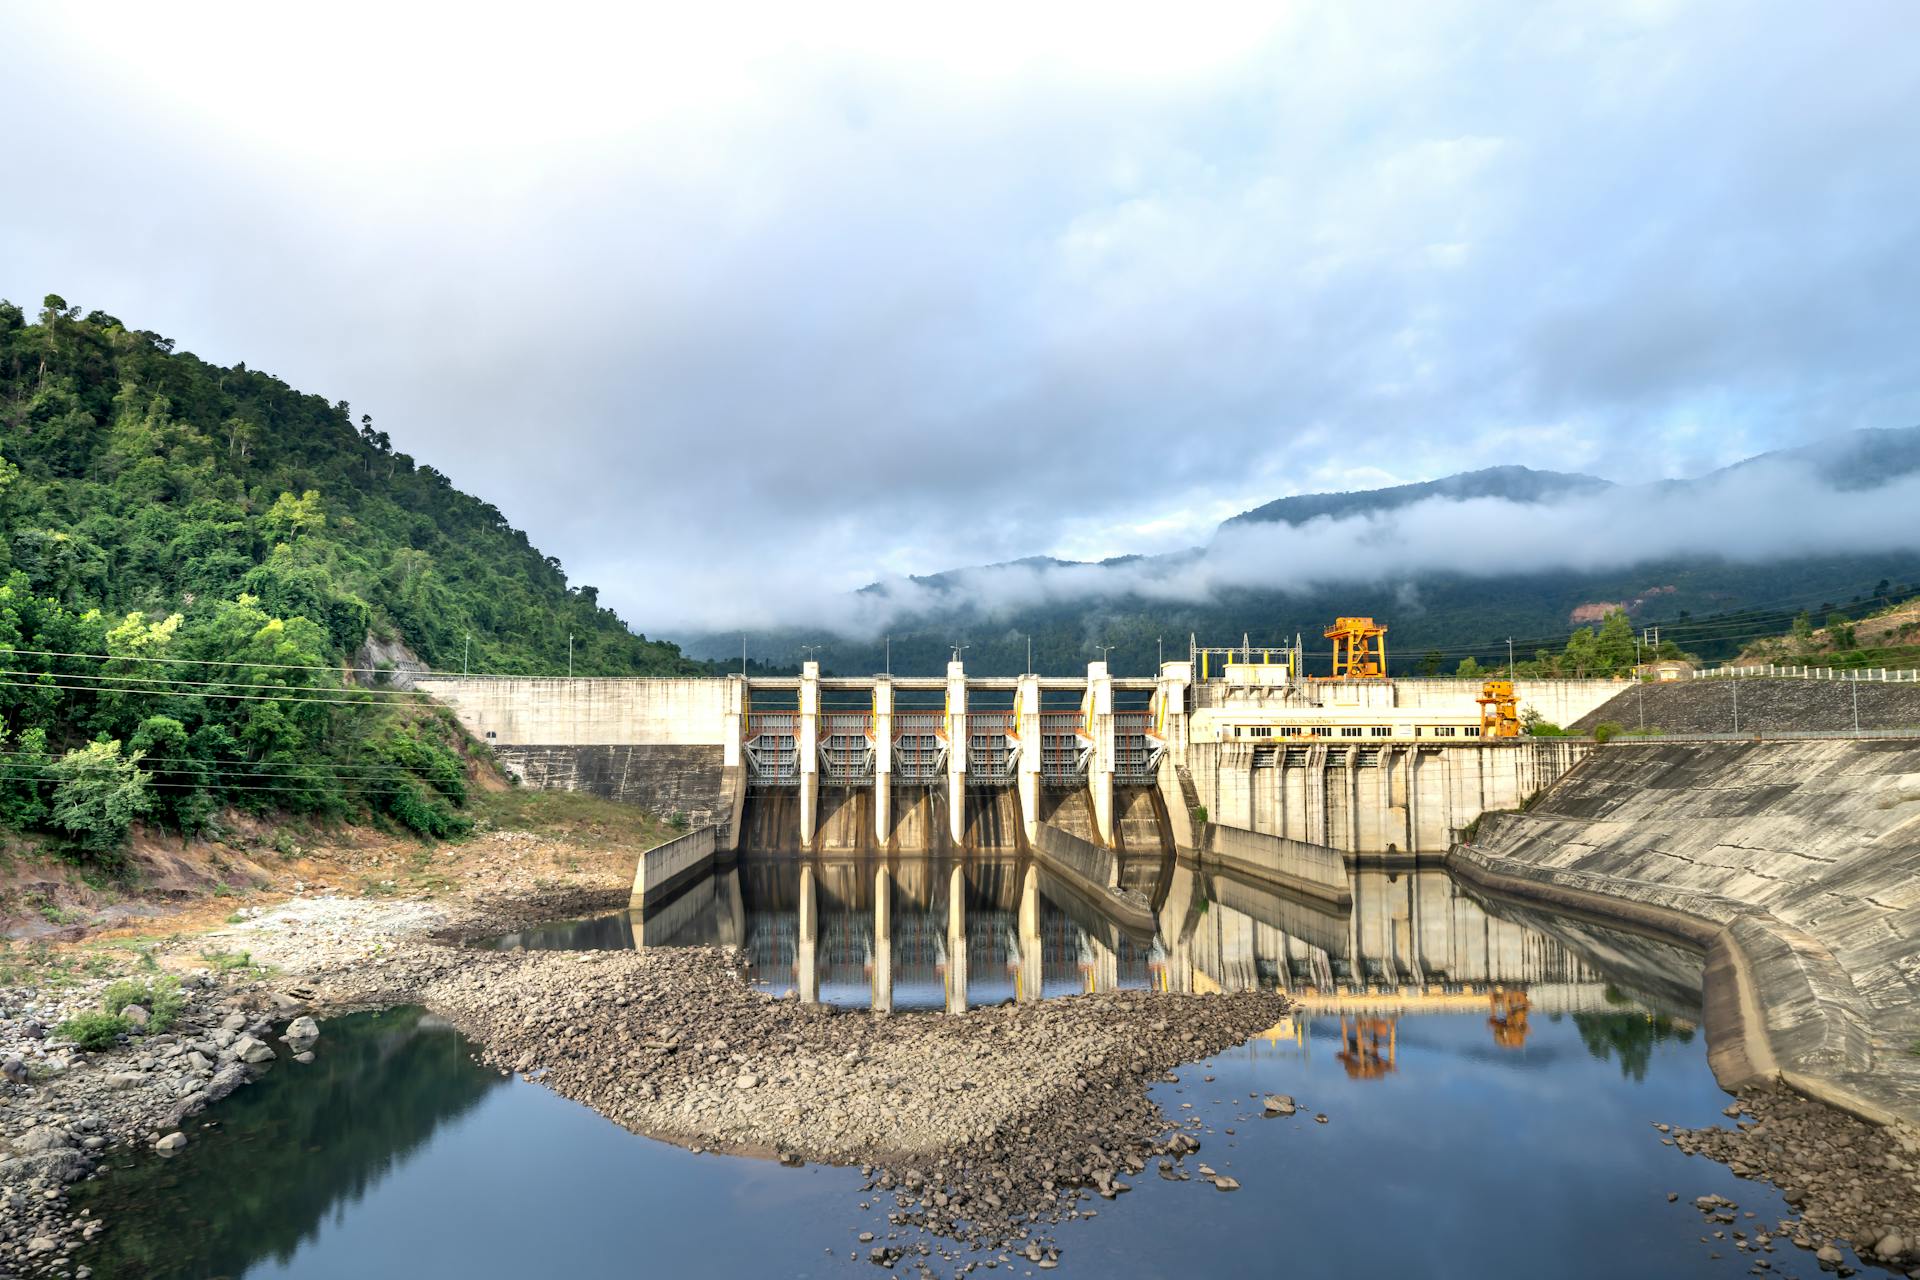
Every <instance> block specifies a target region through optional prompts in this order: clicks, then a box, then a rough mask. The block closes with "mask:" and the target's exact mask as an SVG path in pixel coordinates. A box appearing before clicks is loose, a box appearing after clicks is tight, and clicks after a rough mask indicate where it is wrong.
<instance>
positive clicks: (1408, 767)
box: [416, 661, 1624, 853]
mask: <svg viewBox="0 0 1920 1280" xmlns="http://www.w3.org/2000/svg"><path fill="white" fill-rule="evenodd" d="M416 687H417V688H419V689H420V690H422V691H423V692H425V693H428V694H429V695H431V696H433V697H434V698H436V699H438V700H439V701H441V702H442V703H444V704H446V705H447V706H448V707H449V708H451V709H452V710H453V712H454V713H455V714H456V715H457V716H458V717H459V719H460V721H461V723H462V724H463V725H465V726H466V728H467V729H468V730H469V731H470V732H471V733H473V734H474V736H475V737H477V738H479V739H480V740H482V741H483V742H485V743H486V744H487V745H488V746H490V747H491V748H493V750H494V751H495V752H496V753H497V755H498V756H499V758H500V760H501V761H502V763H503V764H504V765H505V766H506V767H507V768H508V769H510V770H512V771H513V772H514V773H515V774H516V775H517V776H518V777H519V778H520V779H521V780H522V782H523V783H525V784H526V785H529V786H534V787H541V788H549V789H560V790H580V791H591V792H595V793H597V794H600V795H604V796H608V797H611V798H614V799H619V800H626V801H631V802H635V803H641V804H645V805H647V806H648V807H650V808H653V809H656V810H659V811H661V812H663V813H677V814H679V815H681V816H683V817H684V818H685V819H687V820H688V821H689V822H691V823H693V824H695V825H705V824H712V825H715V826H717V827H719V828H720V829H721V830H720V831H719V832H718V833H717V834H718V841H719V846H720V848H722V849H732V848H737V847H739V845H740V843H741V838H742V834H743V828H744V824H743V821H742V818H743V812H744V811H745V809H746V806H747V803H748V797H749V795H753V796H756V797H759V799H758V801H757V802H756V806H757V807H759V808H760V809H762V815H761V820H762V822H764V819H765V818H766V817H768V816H771V815H776V814H777V815H778V820H779V821H780V823H781V824H782V825H783V826H784V825H787V824H790V825H791V826H792V828H793V830H792V839H793V840H794V841H795V842H796V843H797V847H799V848H800V849H803V850H812V849H814V848H815V847H816V840H817V839H818V838H819V837H820V835H821V831H822V824H823V811H824V812H825V814H827V815H828V816H830V817H832V818H833V820H834V822H835V823H836V824H837V825H836V836H835V843H836V844H837V845H839V846H840V847H845V843H846V839H845V838H846V836H847V835H849V834H852V835H856V836H858V837H859V838H860V839H861V840H863V841H866V840H870V844H869V845H868V847H870V848H873V849H877V850H906V849H930V850H931V849H941V848H944V849H964V848H967V847H968V842H969V839H970V837H973V836H974V835H975V833H976V832H977V830H978V828H979V826H980V824H981V821H982V815H983V813H986V811H987V810H990V809H993V808H994V807H995V805H996V804H997V803H999V802H987V800H986V798H985V797H982V795H981V793H982V792H998V793H1001V796H1002V800H1003V801H1004V802H1005V804H1006V807H1007V809H1008V811H1009V817H1010V819H1011V820H1010V821H1009V822H1008V823H1007V824H1006V825H1010V826H1013V827H1015V828H1017V829H1016V830H1015V831H1014V832H1011V833H1009V835H1008V837H1007V838H1011V839H1013V840H1015V841H1016V842H1017V843H1024V844H1026V845H1029V846H1030V845H1031V844H1032V842H1033V840H1034V838H1035V835H1036V834H1037V829H1038V825H1039V824H1040V823H1041V822H1043V821H1048V822H1052V823H1056V824H1058V825H1060V826H1061V827H1063V828H1064V829H1067V830H1070V831H1073V832H1074V833H1075V834H1077V835H1079V836H1081V837H1083V838H1085V839H1088V840H1091V841H1093V842H1094V843H1096V844H1099V845H1102V846H1107V847H1120V848H1126V847H1129V844H1130V840H1131V843H1134V844H1139V843H1142V842H1143V839H1144V833H1143V832H1141V831H1138V830H1134V828H1136V827H1137V826H1138V825H1139V823H1140V822H1142V821H1144V822H1145V823H1146V825H1149V826H1151V825H1152V823H1153V818H1152V814H1151V813H1149V812H1148V811H1147V810H1146V809H1144V808H1143V807H1142V806H1140V805H1138V804H1136V803H1135V802H1134V799H1133V797H1135V796H1137V795H1138V794H1139V793H1141V792H1142V791H1144V790H1149V789H1152V790H1157V791H1158V793H1159V795H1160V796H1161V798H1162V799H1163V800H1164V802H1165V804H1164V808H1165V809H1168V810H1175V811H1177V812H1176V813H1175V815H1174V818H1173V821H1172V823H1171V826H1172V827H1173V828H1174V832H1175V833H1178V832H1180V831H1189V832H1190V831H1191V826H1192V824H1191V822H1190V821H1189V819H1190V818H1191V817H1192V816H1197V815H1195V813H1194V810H1195V807H1196V806H1199V807H1204V808H1205V810H1206V815H1205V816H1207V817H1210V819H1211V820H1212V821H1213V822H1215V823H1219V824H1225V825H1229V826H1232V827H1237V828H1241V829H1244V830H1247V831H1252V832H1259V833H1263V834H1267V835H1272V836H1278V837H1284V838H1287V839H1291V840H1298V841H1305V842H1309V843H1313V844H1319V845H1325V846H1331V847H1332V848H1335V849H1339V850H1342V851H1345V852H1349V853H1418V852H1422V851H1431V852H1435V853H1438V852H1441V851H1442V850H1444V849H1445V847H1446V845H1447V844H1448V842H1449V839H1450V838H1451V835H1452V833H1453V832H1454V831H1455V830H1457V829H1459V828H1460V827H1462V826H1465V825H1466V824H1467V823H1469V822H1471V821H1473V820H1474V819H1475V818H1476V817H1478V816H1479V815H1480V814H1481V813H1483V812H1487V811H1489V810H1496V809H1509V808H1514V807H1517V806H1518V805H1519V803H1520V802H1521V801H1522V800H1524V799H1525V798H1526V797H1527V796H1529V795H1531V794H1532V793H1533V792H1535V791H1537V790H1539V789H1540V788H1541V787H1543V786H1545V785H1546V784H1547V783H1549V782H1551V781H1552V780H1553V779H1554V778H1556V777H1558V776H1559V775H1560V774H1561V773H1563V772H1564V771H1565V770H1566V769H1568V768H1570V767H1571V766H1572V764H1573V763H1575V762H1576V761H1577V760H1578V759H1579V757H1580V756H1581V755H1582V754H1583V753H1584V752H1585V750H1586V749H1587V744H1585V743H1582V742H1579V741H1572V740H1565V739H1530V738H1525V737H1521V738H1483V737H1481V736H1480V735H1481V732H1482V730H1481V721H1480V714H1479V709H1478V708H1477V707H1476V706H1475V705H1474V700H1473V694H1474V692H1476V691H1477V689H1478V685H1477V684H1476V683H1475V682H1470V681H1460V680H1444V679H1443V680H1419V679H1415V680H1406V679H1359V680H1356V679H1341V680H1331V679H1329V680H1318V679H1306V678H1299V677H1297V676H1294V675H1292V674H1291V671H1290V670H1282V669H1279V668H1277V667H1274V666H1271V665H1268V664H1266V663H1263V662H1258V661H1248V662H1231V661H1230V662H1226V663H1223V664H1220V665H1219V667H1218V668H1217V669H1214V670H1210V671H1209V673H1208V678H1206V679H1202V680H1198V681H1196V680H1195V679H1194V664H1193V663H1192V662H1169V663H1165V664H1163V665H1162V666H1161V668H1160V670H1159V673H1158V674H1157V675H1154V676H1150V677H1115V676H1113V675H1111V674H1109V672H1108V671H1107V668H1106V664H1104V663H1100V662H1095V663H1091V664H1089V666H1088V669H1087V674H1086V675H1085V676H1084V677H1058V676H1036V675H1027V676H1017V677H991V678H973V677H969V676H968V675H967V674H966V671H965V668H964V667H963V665H962V664H961V663H959V662H954V663H951V664H950V665H949V666H948V669H947V674H946V675H945V677H903V676H894V677H888V676H871V677H863V678H845V677H831V676H822V675H821V674H820V673H819V668H818V666H817V665H816V664H812V663H809V664H807V665H806V667H805V668H804V669H803V671H802V674H801V675H799V676H798V677H787V678H759V677H755V678H746V677H742V676H738V675H734V676H717V677H689V678H666V679H649V678H601V677H582V678H575V679H559V678H531V677H528V678H523V677H497V676H475V677H467V676H442V675H427V676H422V677H420V678H419V679H418V680H417V682H416ZM1623 687H1624V686H1623V684H1622V683H1621V682H1620V681H1617V680H1538V681H1528V680H1521V681H1517V682H1516V688H1515V692H1516V694H1517V695H1518V697H1519V700H1520V706H1521V708H1522V709H1523V710H1526V709H1531V710H1535V711H1537V712H1538V713H1539V714H1540V715H1541V716H1543V717H1544V718H1548V719H1553V720H1556V721H1557V722H1560V723H1566V722H1569V721H1571V720H1573V719H1576V718H1577V717H1578V716H1579V715H1581V714H1584V713H1585V712H1587V711H1589V710H1591V709H1593V708H1594V707H1597V706H1599V705H1601V704H1602V703H1603V702H1605V701H1606V700H1607V699H1608V698H1610V697H1612V696H1613V695H1614V694H1616V693H1618V692H1619V691H1620V690H1621V689H1622V688H1623ZM970 795H972V796H973V797H975V799H974V800H973V801H970V800H969V796H970ZM856 801H857V803H855V802H856ZM983 804H985V808H984V809H983ZM970 814H971V815H972V817H971V820H970V816H969V815H970ZM1138 814H1146V815H1147V816H1146V817H1145V818H1144V819H1140V818H1136V817H1135V816H1134V815H1138ZM849 815H854V816H855V818H856V820H857V821H859V822H860V823H861V825H862V826H863V827H864V828H865V831H864V832H858V833H851V832H847V831H846V830H845V829H844V828H845V827H846V824H847V822H848V820H849ZM988 816H991V815H990V814H989V815H988ZM757 825H758V824H757ZM867 833H870V835H869V834H867ZM1130 833H1131V834H1130ZM1169 838H1171V837H1169ZM783 842H784V841H783Z"/></svg>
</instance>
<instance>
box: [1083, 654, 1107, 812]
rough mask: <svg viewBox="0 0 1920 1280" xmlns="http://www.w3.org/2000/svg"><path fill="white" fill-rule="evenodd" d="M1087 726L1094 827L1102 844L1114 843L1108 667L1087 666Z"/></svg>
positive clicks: (1088, 766) (1089, 790) (1088, 765)
mask: <svg viewBox="0 0 1920 1280" xmlns="http://www.w3.org/2000/svg"><path fill="white" fill-rule="evenodd" d="M1086 708H1087V724H1088V725H1089V726H1091V727H1092V730H1093V758H1092V759H1091V760H1089V761H1088V762H1087V794H1088V795H1089V797H1090V798H1091V799H1092V801H1093V827H1094V830H1095V831H1096V832H1098V833H1099V837H1100V843H1101V844H1104V845H1111V844H1112V843H1113V677H1112V676H1110V675H1108V674H1107V664H1106V663H1104V662H1093V663H1089V664H1087V695H1086Z"/></svg>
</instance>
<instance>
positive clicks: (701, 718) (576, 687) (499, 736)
mask: <svg viewBox="0 0 1920 1280" xmlns="http://www.w3.org/2000/svg"><path fill="white" fill-rule="evenodd" d="M414 687H415V688H417V689H419V690H420V691H421V692H423V693H428V694H431V695H432V696H433V697H434V698H436V699H438V700H439V701H441V702H444V703H445V704H446V705H447V706H449V707H451V708H452V709H453V713H454V714H455V715H456V716H458V717H459V718H460V723H461V724H463V725H465V726H466V727H467V731H468V732H469V733H471V734H473V736H474V737H476V738H479V739H480V740H481V741H482V742H486V743H489V744H492V745H499V744H514V745H524V744H528V743H540V744H565V745H568V746H580V745H582V744H609V743H618V744H673V745H680V746H685V745H707V746H721V745H724V744H725V743H726V741H727V724H726V719H727V708H728V698H729V689H730V682H729V681H727V680H722V679H713V678H710V677H687V678H678V679H639V678H632V679H611V678H609V679H589V678H585V677H582V678H580V679H577V680H564V679H550V680H541V679H530V678H529V679H521V678H517V677H504V676H441V675H435V676H421V677H419V678H418V679H416V680H415V682H414Z"/></svg>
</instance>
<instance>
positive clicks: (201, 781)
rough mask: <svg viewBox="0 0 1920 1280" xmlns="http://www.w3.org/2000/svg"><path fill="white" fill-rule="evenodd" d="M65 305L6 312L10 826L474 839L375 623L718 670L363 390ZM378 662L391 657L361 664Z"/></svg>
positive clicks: (431, 722) (1, 528)
mask: <svg viewBox="0 0 1920 1280" xmlns="http://www.w3.org/2000/svg"><path fill="white" fill-rule="evenodd" d="M173 346H174V344H173V342H172V341H171V340H169V339H167V338H163V337H161V336H160V335H158V334H155V333H151V332H147V331H145V330H136V329H130V328H129V327H127V326H126V325H124V324H123V323H121V322H120V321H119V320H117V319H115V318H114V317H113V316H110V315H106V314H104V313H102V312H99V311H94V312H91V313H88V314H86V315H84V316H83V315H81V313H80V309H79V308H78V307H72V306H69V305H68V304H67V303H66V301H65V300H64V299H62V298H59V297H57V296H49V297H48V298H47V299H46V300H45V302H44V304H43V306H42V308H41V310H40V311H39V313H38V315H37V317H35V318H34V319H33V320H31V321H30V319H29V317H28V316H27V315H26V314H25V313H24V312H23V310H22V309H21V308H20V307H18V306H15V305H13V304H11V303H7V302H0V660H3V661H0V825H4V826H7V827H12V828H15V829H38V830H44V831H50V832H53V833H56V834H58V835H59V836H61V837H63V839H64V840H65V841H66V842H67V844H68V847H70V848H72V849H73V850H75V851H78V852H83V853H86V854H89V855H92V856H96V857H99V856H110V855H111V853H112V851H113V850H115V849H116V848H118V847H119V846H120V845H121V844H122V842H123V841H124V839H125V836H126V833H127V831H128V827H129V824H130V823H131V822H132V820H133V819H135V818H136V817H145V818H147V819H148V820H150V821H156V822H160V823H163V824H165V825H167V826H169V827H174V828H177V829H180V830H183V831H187V832H193V831H198V830H200V829H202V828H204V827H205V826H206V825H207V824H208V823H209V822H211V821H213V820H214V818H215V816H216V815H217V814H218V813H219V812H220V811H221V810H222V809H223V808H225V807H227V806H229V805H231V806H236V807H241V808H248V809H254V810H269V809H271V810H282V811H288V812H294V813H311V814H319V815H325V816H332V817H348V816H356V815H361V814H365V813H367V812H373V813H378V814H385V815H389V816H391V817H392V818H394V819H395V820H397V821H399V822H401V823H403V824H404V825H406V826H407V827H409V828H411V829H413V830H415V831H418V832H421V833H423V834H431V835H445V834H449V833H451V832H454V831H456V830H458V829H459V827H460V826H461V823H462V819H461V818H460V816H459V815H458V814H457V812H456V810H457V808H458V806H459V805H460V803H461V802H462V800H463V798H464V783H463V773H464V769H463V765H462V761H461V760H460V759H459V757H458V755H457V754H456V753H455V751H454V750H453V749H452V746H453V744H455V743H456V742H457V740H458V734H457V731H456V730H455V729H454V727H453V726H452V724H451V722H450V721H448V720H447V718H446V717H445V716H444V715H442V714H441V713H438V712H435V711H433V710H431V709H428V708H425V707H422V706H419V705H417V702H416V700H415V699H413V698H411V697H410V696H408V695H404V694H399V693H397V692H395V691H393V690H390V689H384V688H381V687H379V686H378V685H377V684H376V686H375V687H373V688H370V689H362V688H358V687H356V686H355V685H354V683H353V681H352V680H350V679H349V678H348V675H347V670H348V668H349V667H351V666H352V665H353V663H354V662H355V660H356V659H355V655H356V654H359V653H362V652H363V646H365V645H366V643H367V642H368V640H369V639H374V640H378V641H380V642H382V643H383V644H386V643H391V642H394V641H399V642H403V643H404V644H406V645H407V646H409V647H410V648H411V649H412V650H413V651H414V652H415V653H417V654H418V655H419V656H420V657H421V658H422V659H423V660H424V661H426V662H427V663H429V664H431V665H433V666H435V667H439V668H442V669H446V668H449V667H451V668H453V669H458V668H459V667H460V665H461V662H462V659H463V656H464V657H465V658H466V660H467V661H468V662H469V663H470V664H471V666H472V668H473V669H474V670H476V671H494V672H553V671H556V670H559V669H563V668H564V667H565V665H566V661H567V654H568V638H569V636H571V637H572V655H573V665H574V669H575V670H576V671H578V672H580V673H582V674H598V675H652V674H671V673H677V672H687V671H698V670H702V669H704V664H699V663H694V662H692V661H690V660H688V659H686V658H685V657H683V656H682V655H681V654H680V651H679V650H678V649H677V648H676V647H675V646H673V645H669V644H661V643H658V642H654V641H649V640H647V639H646V638H645V637H642V636H638V635H635V634H634V633H633V632H631V631H629V630H628V629H627V627H626V626H625V624H624V623H622V622H621V620H620V619H619V618H618V617H617V616H615V615H614V614H613V613H612V612H611V611H610V610H607V609H603V608H601V607H600V605H599V603H598V600H597V598H596V592H595V590H594V588H592V587H585V586H581V587H571V586H569V585H568V583H567V580H566V576H565V574H564V573H563V572H562V571H561V568H560V565H559V563H558V562H557V561H555V560H553V559H552V558H550V557H544V556H542V555H541V554H540V552H539V551H538V549H536V548H535V547H533V546H532V545H531V544H530V543H529V542H528V540H527V537H526V535H525V534H524V533H522V532H520V531H519V530H517V529H514V528H512V527H511V526H510V525H509V524H508V523H507V521H506V519H505V517H504V516H502V515H501V513H500V512H499V510H498V509H496V508H495V507H493V506H492V505H490V504H488V503H485V502H482V501H480V500H479V499H477V498H473V497H470V496H469V495H467V494H464V493H461V492H460V491H459V490H457V489H455V488H454V487H453V485H452V483H451V482H450V481H449V480H448V479H447V477H446V476H444V475H442V474H441V473H440V472H438V471H436V470H435V469H434V468H432V467H430V466H426V465H423V464H420V463H418V462H416V461H415V460H414V459H413V458H411V457H408V456H407V455H406V454H405V453H401V452H397V451H396V450H395V449H394V448H393V446H392V443H391V441H390V440H389V438H388V436H387V434H386V433H385V432H383V431H379V430H376V429H375V427H374V424H373V422H372V420H371V419H370V418H368V417H366V416H362V417H361V418H360V420H359V422H358V424H356V423H355V422H354V419H353V415H352V413H351V410H350V409H349V407H348V405H347V404H346V402H344V401H341V402H338V403H328V402H327V401H326V400H324V399H322V398H320V397H319V396H314V395H306V394H302V393H300V392H297V391H295V390H293V389H292V388H291V387H289V386H287V385H286V384H285V383H283V382H281V381H280V380H279V379H277V378H274V377H271V376H269V375H267V374H263V373H259V372H256V371H254V370H250V369H248V368H246V367H245V366H244V365H236V366H234V367H233V368H230V369H227V368H220V367H217V366H214V365H210V364H208V363H206V362H204V361H202V360H200V359H198V358H196V357H195V356H193V355H191V354H188V353H185V352H176V351H174V349H173ZM360 660H361V661H366V659H365V658H362V659H360Z"/></svg>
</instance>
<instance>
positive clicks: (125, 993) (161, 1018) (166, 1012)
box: [100, 975, 187, 1035]
mask: <svg viewBox="0 0 1920 1280" xmlns="http://www.w3.org/2000/svg"><path fill="white" fill-rule="evenodd" d="M100 1003H101V1006H102V1007H103V1008H105V1009H106V1011H107V1012H108V1013H111V1014H113V1015H115V1016H116V1017H117V1016H119V1014H120V1012H121V1010H123V1009H125V1008H126V1007H127V1006H128V1005H130V1004H137V1005H139V1006H140V1007H141V1008H143V1009H145V1010H146V1011H147V1012H148V1013H150V1014H152V1015H153V1016H152V1017H151V1018H150V1019H149V1020H148V1022H147V1032H148V1034H150V1035H157V1034H159V1033H160V1032H162V1031H165V1030H166V1029H167V1028H168V1027H171V1026H172V1025H173V1024H174V1022H175V1021H176V1020H178V1018H179V1017H180V1010H182V1009H183V1008H185V1007H186V1004H187V1000H186V997H185V996H183V995H181V994H180V979H178V978H175V977H172V976H171V975H168V976H163V977H158V978H145V979H140V978H123V979H121V980H120V981H119V982H116V983H114V984H113V985H112V986H110V987H108V988H107V989H106V991H105V992H103V993H102V994H101V997H100Z"/></svg>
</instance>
